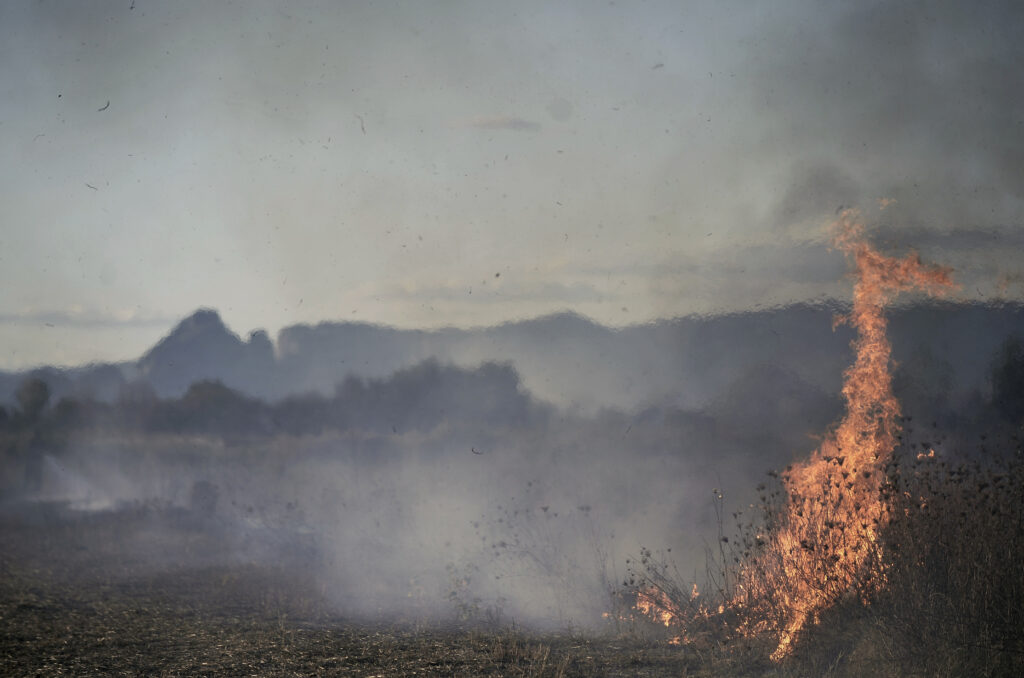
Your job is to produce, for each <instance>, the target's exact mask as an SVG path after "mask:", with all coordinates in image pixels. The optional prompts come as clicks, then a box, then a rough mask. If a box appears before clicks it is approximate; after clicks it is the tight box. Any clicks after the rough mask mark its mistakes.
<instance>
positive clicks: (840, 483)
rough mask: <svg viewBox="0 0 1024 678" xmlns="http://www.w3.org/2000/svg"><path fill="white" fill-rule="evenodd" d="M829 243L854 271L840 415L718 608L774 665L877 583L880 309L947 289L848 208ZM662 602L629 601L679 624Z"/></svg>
mask: <svg viewBox="0 0 1024 678" xmlns="http://www.w3.org/2000/svg"><path fill="white" fill-rule="evenodd" d="M833 244H834V246H835V247H836V248H837V249H839V250H840V251H842V252H844V253H845V254H846V256H847V258H848V259H850V260H852V263H853V264H854V267H855V275H856V282H855V283H854V288H853V307H852V309H851V312H850V313H849V314H848V315H847V316H844V317H841V318H839V319H838V320H837V322H848V323H850V324H851V325H852V326H853V327H854V328H855V329H856V330H857V338H856V339H855V340H854V342H853V348H854V349H855V352H856V359H855V360H854V363H853V365H851V366H850V367H849V368H847V369H846V371H845V372H844V373H843V397H844V399H845V401H846V414H845V415H844V417H843V419H842V421H840V422H839V424H838V425H837V426H836V428H835V429H834V430H833V431H832V432H830V434H829V435H828V436H827V437H826V439H825V441H824V442H823V443H822V445H821V447H820V448H819V449H817V450H815V451H814V452H813V453H812V454H811V456H810V458H809V459H807V460H806V461H804V462H802V463H798V464H794V465H793V466H791V467H790V468H789V469H787V471H786V473H784V474H783V475H782V479H783V483H784V485H785V489H786V491H787V503H786V505H785V507H784V510H782V511H781V512H780V513H779V514H778V515H776V516H773V517H772V518H771V520H772V522H771V524H769V525H766V528H767V530H768V532H767V534H766V535H758V536H757V546H758V547H759V548H757V549H756V550H755V551H754V552H753V553H751V554H750V555H749V556H748V557H747V558H746V559H745V560H744V561H743V562H742V564H741V565H740V569H739V572H738V573H737V577H736V579H735V582H736V584H735V586H734V588H733V593H732V594H731V600H730V601H729V604H728V606H727V607H728V608H729V610H730V611H731V612H733V613H735V615H736V617H737V618H738V620H739V628H738V630H739V631H740V632H741V633H743V634H745V635H750V636H753V635H764V634H768V635H773V634H774V635H776V636H777V637H778V645H777V647H776V649H775V651H774V652H773V653H772V655H771V657H772V659H773V660H775V661H778V660H780V659H781V658H783V657H785V656H786V655H787V654H789V652H790V651H791V650H792V645H793V641H794V640H795V639H796V637H797V636H798V635H799V634H800V633H801V631H802V630H803V629H804V628H805V626H806V625H807V623H808V621H811V622H816V621H817V619H818V617H819V615H820V614H821V613H822V612H824V611H825V610H826V609H828V608H829V607H831V606H832V605H834V604H835V603H837V602H839V601H841V600H842V599H844V598H846V597H852V596H857V597H859V598H860V599H861V600H863V601H865V602H867V600H868V598H869V596H870V594H871V593H872V592H874V591H876V590H878V588H879V587H881V586H884V584H885V577H886V573H885V569H884V567H883V565H882V562H883V561H882V559H881V557H880V556H881V543H880V540H879V536H880V534H881V532H882V530H883V529H884V528H885V527H886V525H887V524H888V522H889V506H888V503H887V501H886V500H885V498H884V497H883V495H882V491H883V483H884V482H885V467H886V466H887V465H888V463H889V462H890V460H891V459H892V456H893V451H894V450H895V448H896V443H897V436H898V434H899V431H900V425H899V414H900V405H899V402H898V401H897V400H896V397H895V396H894V395H893V392H892V375H891V374H890V372H889V363H890V359H891V347H890V345H889V341H888V338H887V337H886V320H885V316H884V314H883V312H884V309H885V307H886V306H887V305H888V304H889V302H890V301H892V300H893V298H894V297H895V296H896V295H897V294H899V293H900V292H903V291H908V290H914V289H917V290H921V291H923V292H925V293H928V294H933V295H941V294H943V293H944V292H945V291H947V290H949V289H950V288H952V287H953V283H952V280H951V277H950V273H951V272H950V270H949V269H946V268H939V267H934V266H927V265H925V264H923V263H921V260H920V258H919V257H918V256H917V255H916V254H914V253H911V254H909V255H908V256H906V257H903V258H899V259H897V258H893V257H887V256H884V255H882V254H881V253H879V252H878V251H877V250H876V249H874V248H873V247H872V246H871V245H870V244H869V243H868V242H867V240H866V239H865V238H864V227H863V224H862V223H861V221H860V214H859V212H858V211H856V210H846V211H844V212H843V213H842V214H841V215H840V217H839V219H838V221H837V222H836V224H835V227H834V238H833ZM663 598H664V596H662V598H658V597H657V596H652V595H647V596H646V597H644V598H643V602H644V605H643V606H640V605H638V606H637V607H638V609H640V611H641V612H645V613H646V614H647V615H648V616H649V617H652V618H655V619H656V620H657V621H660V622H662V623H665V624H669V623H672V622H675V623H677V624H681V625H684V626H685V621H686V620H685V619H684V618H683V615H681V614H677V613H676V612H675V609H674V606H673V605H671V602H672V601H665V600H663ZM700 612H701V613H702V614H708V613H709V611H708V610H705V609H704V608H701V610H700ZM720 613H721V609H720Z"/></svg>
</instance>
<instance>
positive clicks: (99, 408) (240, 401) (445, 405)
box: [0, 360, 547, 437]
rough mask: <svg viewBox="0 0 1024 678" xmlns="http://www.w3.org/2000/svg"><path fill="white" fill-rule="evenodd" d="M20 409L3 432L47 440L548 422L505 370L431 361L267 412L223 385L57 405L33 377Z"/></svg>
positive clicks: (135, 388)
mask: <svg viewBox="0 0 1024 678" xmlns="http://www.w3.org/2000/svg"><path fill="white" fill-rule="evenodd" d="M16 401H17V404H16V406H15V407H14V408H11V409H7V408H2V407H0V431H4V432H7V433H21V434H29V433H31V434H33V435H42V434H45V435H46V436H47V437H52V436H55V435H57V436H59V435H60V434H66V433H73V432H82V431H89V430H117V431H131V432H140V433H181V434H211V435H222V436H267V435H275V434H290V435H317V434H321V433H324V432H329V431H336V432H345V431H360V432H368V433H405V432H408V431H421V432H422V431H431V430H433V429H435V428H437V427H438V426H441V425H445V424H448V425H469V424H472V425H474V426H482V427H486V428H491V429H494V428H501V427H520V426H524V425H528V424H531V423H536V421H537V418H538V417H541V418H543V417H545V416H547V408H546V407H545V406H543V405H541V404H539V403H537V402H536V401H534V400H533V399H532V398H531V397H530V396H529V394H528V393H526V392H524V391H523V390H522V388H521V384H520V380H519V375H518V373H517V372H516V371H515V369H514V368H513V367H512V366H511V365H510V364H507V363H484V364H482V365H480V366H479V367H478V368H476V369H467V368H462V367H457V366H454V365H445V364H440V363H438V362H437V361H436V360H428V361H425V362H423V363H420V364H418V365H415V366H413V367H409V368H407V369H403V370H400V371H398V372H396V373H394V374H393V375H391V376H390V377H387V378H382V379H363V378H359V377H355V376H350V377H348V378H346V379H345V380H344V381H343V382H342V383H340V384H338V385H337V386H336V388H335V392H334V394H333V395H332V396H325V395H321V394H318V393H309V394H304V395H295V396H290V397H288V398H285V399H283V400H280V401H277V402H274V403H268V402H264V401H262V400H259V399H257V398H253V397H250V396H248V395H246V394H244V393H242V392H239V391H236V390H234V389H231V388H229V387H227V386H225V385H224V384H222V383H221V382H219V381H200V382H197V383H194V384H193V385H192V386H191V387H190V388H189V389H188V390H187V392H186V393H185V394H184V395H183V396H182V397H180V398H168V399H162V398H159V397H158V396H157V395H156V392H155V391H154V390H153V388H152V387H151V386H149V385H148V384H146V383H144V382H134V383H128V384H126V385H125V386H124V387H123V388H122V389H121V393H120V395H119V396H118V398H117V399H116V400H114V401H113V402H110V403H106V402H103V401H100V400H97V399H94V398H90V397H87V396H78V397H75V396H67V397H63V398H61V399H60V400H58V401H57V402H56V403H50V391H49V388H48V386H47V384H46V382H45V381H43V380H42V379H39V378H36V377H30V378H28V379H26V380H25V381H24V382H22V384H21V386H20V387H19V389H18V391H17V393H16Z"/></svg>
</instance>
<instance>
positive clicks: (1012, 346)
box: [992, 336, 1024, 424]
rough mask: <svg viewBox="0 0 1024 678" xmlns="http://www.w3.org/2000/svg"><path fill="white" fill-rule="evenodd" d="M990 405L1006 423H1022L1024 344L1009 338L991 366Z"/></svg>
mask: <svg viewBox="0 0 1024 678" xmlns="http://www.w3.org/2000/svg"><path fill="white" fill-rule="evenodd" d="M992 405H993V406H994V407H995V409H996V411H997V412H998V413H999V414H1000V415H1001V416H1002V417H1004V418H1005V419H1007V420H1008V421H1011V422H1013V423H1015V424H1016V423H1020V422H1021V421H1024V342H1022V341H1021V339H1020V337H1016V336H1011V337H1009V338H1008V339H1007V340H1006V341H1004V342H1003V345H1002V346H1000V347H999V351H998V352H997V353H996V358H995V361H994V363H993V366H992Z"/></svg>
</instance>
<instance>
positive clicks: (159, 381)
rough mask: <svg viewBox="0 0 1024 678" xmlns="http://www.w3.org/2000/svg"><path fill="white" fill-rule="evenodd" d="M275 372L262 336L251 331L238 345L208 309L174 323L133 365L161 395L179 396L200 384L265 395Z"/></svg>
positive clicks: (266, 340) (271, 352)
mask: <svg viewBox="0 0 1024 678" xmlns="http://www.w3.org/2000/svg"><path fill="white" fill-rule="evenodd" d="M275 373H276V360H275V358H274V347H273V345H272V344H271V342H270V339H269V337H267V333H266V332H263V331H262V330H258V331H255V332H252V333H251V334H250V335H249V340H248V341H247V342H246V341H242V340H241V339H240V338H239V337H238V335H237V334H235V333H233V332H231V331H230V330H228V328H227V327H225V325H224V323H223V321H222V320H221V319H220V316H219V315H218V314H217V312H216V311H212V310H209V309H201V310H198V311H196V312H195V313H193V314H192V315H191V316H189V317H188V318H185V319H184V320H182V321H181V322H180V323H178V326H177V327H175V328H174V329H173V330H172V331H171V333H170V334H168V335H167V336H166V337H164V338H163V339H161V340H160V342H159V343H158V344H157V345H156V346H154V347H153V348H151V349H150V350H149V351H148V352H147V353H146V354H145V355H144V356H142V358H140V359H139V363H138V375H139V378H140V379H142V380H144V381H148V382H149V383H151V384H152V385H153V386H154V387H155V388H156V390H157V392H158V393H160V394H162V395H180V394H182V393H184V392H185V390H186V389H188V387H189V386H190V385H191V384H193V383H195V382H197V381H200V380H203V379H209V380H217V381H221V382H223V383H224V384H225V385H227V386H230V387H231V388H235V389H238V390H240V391H244V392H247V393H251V394H255V395H268V394H269V393H270V392H271V390H272V384H273V380H274V375H275Z"/></svg>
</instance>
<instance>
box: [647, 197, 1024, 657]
mask: <svg viewBox="0 0 1024 678" xmlns="http://www.w3.org/2000/svg"><path fill="white" fill-rule="evenodd" d="M836 233H837V235H836V239H835V244H836V246H837V247H838V248H839V249H841V250H842V251H843V252H845V253H846V254H847V255H848V256H849V257H850V258H851V259H852V261H853V262H854V264H855V266H856V283H855V286H854V299H853V308H852V311H851V313H850V314H849V316H847V317H845V318H842V319H841V321H843V322H849V323H850V324H851V325H853V326H854V327H855V328H856V329H857V332H858V337H857V339H856V341H855V342H854V349H855V350H856V360H855V362H854V364H853V365H852V366H851V367H850V368H848V369H847V370H846V372H845V373H844V385H843V396H844V398H845V400H846V415H845V417H844V418H843V420H842V421H841V422H840V423H839V424H838V425H837V426H836V428H835V430H834V431H832V432H830V433H829V435H828V436H827V437H826V439H825V441H824V442H823V444H822V445H821V447H820V448H819V449H818V450H816V451H814V452H813V453H812V454H811V456H810V458H809V459H808V460H807V461H805V462H801V463H798V464H794V465H792V466H790V467H789V468H787V469H786V471H785V472H784V473H782V474H780V475H773V478H774V480H773V483H772V484H771V485H772V486H771V487H769V486H762V487H761V488H759V489H761V490H762V491H763V494H762V497H761V502H762V505H761V515H760V516H755V517H754V519H753V520H751V521H750V522H747V523H746V524H743V523H742V516H741V514H740V513H734V514H733V517H734V518H735V519H736V520H737V521H738V522H739V525H738V528H739V529H738V533H737V535H736V536H735V537H733V539H732V541H730V538H729V537H728V536H726V535H724V534H720V535H719V543H718V545H717V547H716V548H715V549H712V550H711V551H712V553H711V556H712V560H713V563H714V565H713V567H709V571H708V585H707V586H706V591H707V595H706V596H705V597H701V596H700V595H698V594H697V591H696V589H693V590H690V589H689V588H688V587H685V586H683V585H682V584H681V583H680V580H679V578H678V577H675V576H672V575H670V574H669V572H668V570H667V568H666V566H665V564H664V562H663V561H655V560H654V559H652V558H651V557H650V554H649V553H648V554H645V555H644V559H643V561H642V563H641V565H642V568H641V570H640V571H639V573H638V575H637V576H636V578H635V581H636V582H637V590H636V594H635V595H636V608H637V609H638V610H640V611H641V612H642V613H644V614H646V615H648V616H649V617H651V618H653V619H654V620H656V621H658V622H661V623H663V624H665V625H666V626H669V627H672V628H675V629H676V631H677V633H678V636H677V639H678V640H679V641H680V642H682V643H685V644H690V645H699V644H705V645H708V644H714V643H718V644H719V646H720V647H721V644H722V643H723V642H729V643H731V645H730V646H731V647H733V648H735V647H737V643H740V645H741V646H742V647H745V648H748V649H749V648H752V647H755V646H759V647H761V649H762V650H763V649H764V648H765V647H766V646H768V647H772V648H773V649H771V650H770V653H769V656H770V658H771V660H772V661H774V662H779V661H781V660H783V659H784V658H786V657H789V656H790V655H792V654H793V653H794V651H795V648H796V646H797V645H798V644H799V645H800V646H801V647H800V648H799V650H798V651H797V654H798V655H799V657H800V661H805V662H806V661H807V660H808V659H820V658H821V657H822V656H826V657H832V658H834V659H835V661H838V657H841V656H842V655H843V654H844V653H846V654H847V656H848V657H849V655H850V654H851V653H854V651H856V654H857V655H858V658H857V662H858V666H857V668H856V669H855V670H854V671H855V672H863V671H865V670H872V671H876V672H877V671H878V670H879V666H875V667H874V668H873V669H868V668H867V664H868V663H871V662H874V663H875V664H879V665H881V664H885V665H886V667H887V668H890V669H892V668H893V667H896V673H895V675H903V673H904V671H905V670H907V669H908V668H909V667H914V666H916V667H920V666H929V667H930V669H931V670H930V671H929V672H928V675H940V674H942V673H943V672H948V671H949V670H953V673H952V674H951V675H968V674H970V675H1017V674H1019V670H1020V669H1021V668H1022V665H1024V641H1022V640H1021V639H1020V629H1021V628H1022V622H1024V613H1021V610H1022V609H1024V574H1022V570H1021V567H1020V563H1021V562H1024V543H1022V539H1021V534H1022V532H1021V531H1022V513H1021V512H1022V510H1024V508H1022V506H1024V504H1022V502H1021V499H1022V497H1021V494H1020V493H1021V491H1022V490H1021V488H1022V487H1024V473H1022V469H1024V464H1022V461H1021V459H1020V456H1019V454H1020V452H1019V446H1015V445H1016V443H1014V446H1011V447H1010V449H1012V450H1014V452H1013V454H1014V455H1016V456H1012V457H1010V458H1009V459H1007V460H1004V461H1003V462H1000V464H1002V465H1001V466H1000V465H999V464H996V463H995V462H991V461H990V462H988V463H987V465H984V466H983V465H981V464H976V465H974V466H971V467H967V466H963V465H961V466H956V467H952V466H948V465H946V464H945V463H944V462H942V461H936V459H935V453H934V451H933V450H931V449H929V450H928V451H921V452H917V453H915V454H916V456H914V457H913V462H914V463H915V464H916V466H915V468H914V470H913V471H912V472H911V473H910V474H906V473H904V472H902V471H901V464H900V462H899V461H897V459H896V457H895V452H896V450H897V446H898V444H899V442H900V440H901V438H900V434H901V430H902V425H901V419H900V407H899V403H898V401H897V400H896V398H895V396H894V395H893V392H892V386H891V381H892V379H891V374H890V371H889V366H890V362H891V360H890V346H889V342H888V339H887V337H886V332H885V329H886V321H885V317H884V315H883V311H884V308H885V306H886V305H887V304H888V303H889V302H890V301H891V299H892V298H893V297H894V296H895V295H896V294H897V293H899V292H901V291H905V290H913V289H919V290H921V291H924V292H927V293H931V294H937V293H941V292H943V291H944V290H946V289H948V288H949V287H951V284H952V283H951V280H950V276H949V271H948V270H945V269H940V268H935V267H929V266H925V265H923V264H922V263H921V262H920V260H919V259H918V258H917V257H916V256H915V255H910V256H908V257H904V258H902V259H895V258H891V257H886V256H884V255H882V254H880V253H879V252H877V251H876V250H875V249H873V248H872V247H871V246H870V245H869V244H868V243H867V242H866V241H865V240H864V239H863V235H862V228H861V226H860V224H859V222H858V220H857V214H856V212H852V211H847V212H845V213H843V215H842V216H841V217H840V220H839V222H838V223H837V230H836ZM930 464H933V465H934V466H931V465H930ZM994 469H998V470H994ZM721 499H722V497H721V495H718V494H717V491H716V500H717V501H718V502H721ZM718 508H719V511H720V514H719V517H720V519H721V518H722V515H721V503H719V504H718ZM850 620H867V621H866V622H864V624H867V625H866V626H865V625H863V624H861V625H860V626H857V625H854V624H851V622H850ZM829 628H831V629H833V631H832V633H833V634H834V633H836V632H838V634H839V635H840V637H843V636H844V635H845V636H847V638H846V642H845V646H843V648H842V649H839V650H836V649H835V648H834V647H833V648H832V649H831V650H827V651H822V648H823V647H824V646H827V645H828V643H824V645H823V641H822V639H823V638H825V637H827V636H828V635H829V631H826V630H825V629H829ZM853 629H857V633H856V634H854V635H856V636H858V637H860V638H861V639H862V641H863V642H861V641H858V642H855V643H853V644H850V642H849V637H848V636H849V634H851V632H852V630H853ZM836 630H838V631H836ZM798 641H799V643H798ZM833 645H834V644H833ZM839 645H841V646H842V645H844V644H843V643H839ZM869 646H878V648H879V650H877V651H872V652H866V650H865V648H867V647H869ZM814 647H817V648H818V650H819V652H818V653H815V652H814V651H812V650H811V649H809V648H814ZM837 666H838V664H837V663H835V662H833V663H832V664H828V665H822V664H821V663H820V662H817V664H816V666H815V667H814V669H813V670H815V671H819V672H820V671H823V670H828V671H830V672H832V671H834V670H836V667H837ZM1011 669H1012V670H1013V671H1011ZM858 674H859V673H858Z"/></svg>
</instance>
